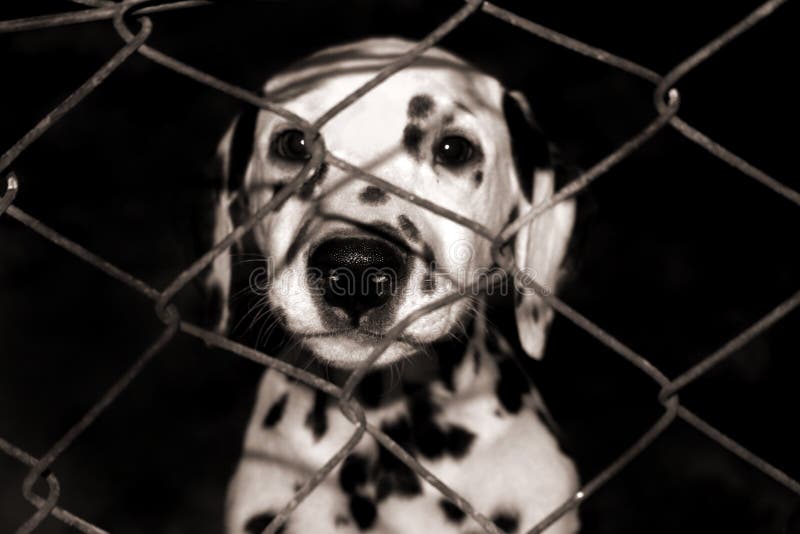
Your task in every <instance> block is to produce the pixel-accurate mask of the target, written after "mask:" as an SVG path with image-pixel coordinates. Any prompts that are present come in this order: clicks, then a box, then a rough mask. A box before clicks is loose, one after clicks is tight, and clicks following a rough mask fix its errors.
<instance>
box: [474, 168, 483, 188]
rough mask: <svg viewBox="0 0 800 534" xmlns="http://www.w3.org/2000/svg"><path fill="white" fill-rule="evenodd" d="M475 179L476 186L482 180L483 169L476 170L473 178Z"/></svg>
mask: <svg viewBox="0 0 800 534" xmlns="http://www.w3.org/2000/svg"><path fill="white" fill-rule="evenodd" d="M473 179H474V180H475V187H478V186H479V185H481V183H482V182H483V171H477V172H476V173H475V176H474V178H473Z"/></svg>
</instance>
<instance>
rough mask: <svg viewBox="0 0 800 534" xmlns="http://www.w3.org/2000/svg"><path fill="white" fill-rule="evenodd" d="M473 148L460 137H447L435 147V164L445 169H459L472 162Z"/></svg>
mask: <svg viewBox="0 0 800 534" xmlns="http://www.w3.org/2000/svg"><path fill="white" fill-rule="evenodd" d="M474 156H475V147H474V146H473V145H472V143H470V142H469V141H468V140H466V139H464V138H463V137H461V136H460V135H448V136H447V137H445V138H443V139H442V140H441V141H439V144H438V145H436V150H435V152H434V157H435V160H436V163H440V164H442V165H445V166H447V167H459V166H461V165H464V164H465V163H467V162H469V161H471V160H472V158H473V157H474Z"/></svg>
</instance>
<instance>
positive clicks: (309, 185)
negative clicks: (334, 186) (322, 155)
mask: <svg viewBox="0 0 800 534" xmlns="http://www.w3.org/2000/svg"><path fill="white" fill-rule="evenodd" d="M327 173H328V164H327V163H325V162H323V163H322V164H321V165H320V166H319V167H317V170H316V171H314V174H312V175H311V176H309V177H308V180H306V181H305V182H303V185H302V186H300V191H299V192H298V193H297V196H298V197H300V198H301V199H303V200H308V199H309V198H311V195H312V194H313V193H314V188H315V187H316V186H317V185H319V184H321V183H322V181H323V180H324V179H325V175H326V174H327Z"/></svg>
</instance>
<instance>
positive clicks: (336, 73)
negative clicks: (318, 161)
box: [208, 39, 574, 367]
mask: <svg viewBox="0 0 800 534" xmlns="http://www.w3.org/2000/svg"><path fill="white" fill-rule="evenodd" d="M411 46H412V43H409V42H407V41H403V40H399V39H371V40H366V41H360V42H357V43H353V44H348V45H344V46H338V47H334V48H328V49H325V50H323V51H321V52H319V53H317V54H314V55H312V56H310V57H309V58H307V59H305V60H303V61H301V62H299V63H297V64H295V65H294V66H293V67H291V68H289V69H288V70H286V71H284V72H283V73H281V74H279V75H277V76H275V77H274V78H272V79H271V80H270V81H269V82H268V83H267V84H266V85H265V87H264V92H265V94H266V95H267V97H268V98H270V99H272V100H273V101H275V102H276V103H278V104H280V105H281V106H283V107H284V108H286V109H288V110H290V111H292V112H293V113H295V114H297V115H299V116H301V117H303V118H304V119H306V120H308V121H314V120H315V119H317V118H318V117H320V116H321V115H322V114H324V113H325V112H326V111H327V110H328V109H329V108H331V107H332V106H333V105H334V104H336V103H337V102H339V101H340V100H341V99H342V98H344V97H345V96H347V95H348V94H350V93H351V92H352V91H353V90H355V89H356V88H358V87H359V86H361V85H362V84H363V83H365V82H366V81H368V80H369V79H371V78H372V77H373V76H374V75H375V74H376V73H377V72H378V71H379V70H380V69H381V68H382V67H384V66H385V65H386V64H388V63H389V62H391V61H392V60H393V59H396V58H397V57H398V56H399V55H401V54H402V53H403V52H405V51H407V50H408V49H409V48H410V47H411ZM321 135H322V137H323V139H324V142H325V145H326V147H327V149H328V150H329V151H330V152H331V153H332V154H334V155H336V156H338V157H340V158H342V159H344V160H346V161H348V162H349V163H352V164H354V165H356V166H358V167H360V168H361V169H363V170H364V171H367V172H369V173H371V174H373V175H375V176H378V177H380V178H382V179H384V180H386V181H388V182H390V183H391V184H394V185H396V186H398V187H400V188H402V189H404V190H406V191H409V192H411V193H413V194H414V195H415V196H417V197H418V198H421V199H427V200H430V201H432V202H435V203H436V204H439V205H440V206H443V207H445V208H448V209H450V210H452V211H454V212H456V213H458V214H460V215H463V216H464V217H467V218H468V219H471V220H473V221H476V222H478V223H480V224H482V225H484V226H485V227H487V228H489V229H490V230H491V231H492V232H495V233H496V232H499V231H500V230H502V228H503V227H504V226H505V225H506V224H507V223H508V222H509V221H510V220H512V219H513V218H515V217H517V216H519V215H522V214H524V213H525V212H527V211H529V210H530V209H531V207H532V205H533V204H538V203H541V202H543V201H545V200H547V199H548V198H549V197H550V196H551V195H552V194H553V189H554V174H553V171H552V169H551V165H550V161H549V151H548V147H547V144H546V142H545V140H544V139H543V137H542V136H541V134H539V133H538V131H537V130H536V128H535V127H534V125H533V122H532V118H531V115H530V112H529V110H528V108H527V104H526V102H525V101H524V99H523V98H522V97H520V96H519V95H515V94H513V93H509V92H507V91H506V90H504V88H503V87H502V86H501V84H500V83H499V82H498V81H497V80H496V79H494V78H492V77H490V76H488V75H486V74H484V73H482V72H480V71H477V70H475V69H474V68H473V67H471V66H470V65H469V64H467V63H465V62H464V61H462V60H461V59H459V58H457V57H455V56H453V55H452V54H449V53H447V52H445V51H443V50H440V49H435V48H434V49H430V50H428V51H427V52H425V53H424V54H423V55H422V56H421V57H420V58H419V59H417V60H416V61H415V62H414V63H413V64H412V65H411V66H409V67H407V68H405V69H403V70H401V71H400V72H398V73H396V74H394V75H393V76H391V77H390V78H388V79H387V80H385V81H384V82H382V83H381V84H379V85H378V86H377V87H375V88H373V89H372V90H371V91H369V92H368V93H366V94H365V95H364V96H362V97H361V98H360V99H358V100H357V101H356V102H355V103H353V104H352V105H351V106H349V107H347V108H345V109H344V110H343V111H342V112H341V113H339V114H338V115H336V116H335V117H334V118H333V119H332V120H330V121H329V122H328V123H326V124H325V125H324V127H323V128H322V130H321ZM309 144H310V143H307V142H306V140H305V139H304V135H303V132H302V131H301V130H300V129H299V128H298V126H297V125H293V124H292V123H291V122H290V121H288V120H286V119H284V118H282V117H280V116H278V115H276V114H274V113H271V112H269V111H261V112H256V111H254V112H253V113H251V114H250V115H248V114H247V113H245V114H243V115H241V116H240V117H239V118H238V119H237V120H236V121H235V122H234V124H233V125H232V126H231V128H230V129H229V130H228V132H227V133H226V135H225V136H224V138H223V140H222V142H221V143H220V148H219V156H220V160H221V163H222V165H221V168H222V169H223V178H224V187H223V188H224V191H222V192H221V194H220V197H219V203H218V207H217V210H216V229H215V238H216V239H217V240H219V239H221V238H222V237H224V236H225V235H226V234H227V233H228V232H229V231H230V230H231V229H232V228H233V225H234V222H233V221H232V218H231V210H232V208H234V207H235V206H234V204H237V205H239V206H240V207H241V209H242V211H243V212H244V216H247V215H249V214H252V213H254V212H255V211H256V210H257V209H258V208H259V207H261V206H263V205H264V204H265V203H267V202H268V201H269V200H270V199H271V198H272V196H273V195H274V194H275V191H276V190H279V188H281V187H282V186H283V185H284V184H286V182H288V181H289V180H290V179H291V178H292V177H293V176H295V175H296V174H297V173H298V172H299V171H300V170H301V169H302V168H303V166H304V165H305V164H306V163H307V161H308V160H309V158H310V153H309ZM573 219H574V206H573V204H572V203H571V202H562V203H560V204H558V205H557V206H555V207H554V208H552V209H550V210H548V211H547V212H545V213H544V214H543V215H541V216H540V217H538V218H536V219H535V220H534V222H533V223H531V224H529V225H528V226H526V227H524V228H522V229H521V230H520V232H519V233H518V235H517V236H516V238H515V242H514V247H513V249H514V255H515V259H516V263H517V265H518V267H520V268H521V269H523V270H524V271H525V272H526V273H528V274H529V275H532V276H533V277H534V279H535V280H536V281H537V282H538V283H539V284H540V285H542V286H544V287H546V288H550V289H552V288H553V286H555V284H556V282H557V278H558V272H559V266H560V263H561V261H562V259H563V256H564V253H565V250H566V246H567V242H568V240H569V235H570V232H571V229H572V225H573ZM253 237H254V241H255V243H256V245H257V247H258V249H259V251H260V253H262V254H263V255H264V257H265V260H264V261H265V264H264V266H263V267H264V269H265V270H266V272H267V273H268V284H267V285H266V298H265V303H266V305H268V306H269V307H270V309H271V312H272V314H273V316H274V317H277V319H278V320H279V321H281V323H282V326H283V328H284V329H285V330H286V331H287V332H288V333H289V334H290V335H292V336H294V337H296V338H297V339H299V340H301V341H302V343H303V345H304V346H305V347H307V348H308V349H310V350H311V351H312V352H313V353H315V354H316V355H317V356H319V357H321V358H323V359H325V360H327V361H329V362H331V363H333V364H335V365H339V366H344V367H349V366H354V365H356V364H358V362H360V361H363V360H364V359H365V358H366V357H367V356H368V355H369V353H370V352H371V350H372V349H373V347H374V346H375V345H376V344H377V343H378V342H379V341H380V339H381V337H382V336H383V335H384V334H385V333H386V332H387V331H388V330H389V329H390V328H391V327H392V326H393V325H395V324H397V323H398V322H399V321H400V320H401V319H402V318H403V317H405V316H407V315H408V314H409V313H412V312H413V311H415V310H417V309H419V308H421V307H422V306H424V305H426V304H428V303H430V302H432V301H435V300H437V299H440V298H442V297H443V296H444V295H447V294H449V293H452V292H454V291H464V290H465V288H466V286H467V285H468V284H469V283H470V282H472V281H474V280H475V279H476V278H477V277H479V276H486V274H487V272H488V270H489V269H490V268H491V267H492V266H493V261H492V257H491V243H490V242H489V241H488V240H487V239H485V238H483V237H480V236H478V235H477V234H476V233H475V232H473V231H472V230H470V229H467V228H465V227H464V226H462V225H459V224H457V223H455V222H453V221H451V220H449V219H447V218H445V217H442V216H440V215H436V214H434V213H432V212H431V211H429V210H427V209H424V208H422V207H420V206H418V205H416V204H414V203H412V202H409V201H407V200H405V199H401V198H399V197H397V196H394V195H393V194H391V193H389V192H387V191H385V190H383V189H381V188H380V187H375V186H374V185H371V184H369V183H366V182H365V181H363V180H362V179H360V178H359V177H357V176H354V175H352V174H351V173H349V172H346V171H344V170H341V169H339V168H337V167H335V166H333V165H326V164H322V165H321V166H320V167H319V168H318V169H317V170H316V172H314V173H313V175H312V176H311V178H310V179H309V180H308V181H307V183H305V184H304V185H303V187H302V188H301V189H300V190H299V191H298V193H297V194H295V195H293V196H291V197H290V198H289V199H288V200H287V201H286V202H285V203H283V204H282V205H281V206H280V207H279V208H278V209H277V210H275V211H273V212H272V213H270V214H269V215H267V216H266V217H264V218H263V219H262V220H261V221H260V222H259V224H258V225H257V226H256V227H255V229H254V234H253ZM230 262H231V258H230V256H229V255H228V254H227V253H226V254H223V255H221V256H219V257H218V258H217V259H216V260H215V262H214V263H213V266H212V270H211V275H210V276H209V278H208V283H209V284H211V285H212V286H213V287H214V288H215V289H216V291H215V293H216V294H217V295H219V296H220V297H221V299H222V301H223V303H222V304H223V306H225V307H227V301H228V296H229V292H230V271H231V263H230ZM517 297H518V302H517V323H518V329H519V332H520V339H521V341H522V346H523V347H524V348H525V350H526V351H527V352H528V353H529V354H530V355H532V356H536V357H538V356H540V355H541V352H542V349H543V346H544V339H545V332H546V328H547V324H548V323H549V321H550V319H551V316H552V312H551V311H550V310H548V309H547V308H546V307H545V306H544V305H543V303H542V301H541V300H540V299H539V297H537V296H536V295H535V294H533V293H532V292H530V291H529V292H526V294H525V295H522V296H520V295H517ZM472 302H473V299H470V298H465V299H462V300H460V301H457V302H455V303H452V304H450V305H448V306H444V307H441V308H439V309H436V310H435V311H433V312H431V313H429V314H427V315H425V316H423V317H421V318H419V319H418V320H416V321H414V322H413V323H412V324H411V325H410V326H409V327H408V328H407V329H406V330H405V332H404V333H403V335H402V336H400V337H399V338H398V339H397V340H395V341H394V342H393V343H392V344H391V345H390V346H389V348H388V350H386V351H385V352H384V354H383V355H382V356H381V358H380V360H379V363H389V362H392V361H396V360H398V359H400V358H402V357H404V356H406V355H409V354H412V353H414V352H416V351H417V350H418V349H419V345H421V344H422V345H424V344H427V343H431V342H434V341H436V340H439V339H442V338H444V337H447V336H449V335H450V334H452V333H453V332H454V331H455V330H456V329H457V328H459V324H460V321H461V320H462V319H463V318H464V317H465V315H466V314H468V313H469V311H470V309H471V305H472ZM226 309H227V308H226ZM227 316H228V314H227V312H226V313H224V314H223V316H222V321H221V325H220V326H221V327H224V326H225V323H226V322H227V320H228V317H227Z"/></svg>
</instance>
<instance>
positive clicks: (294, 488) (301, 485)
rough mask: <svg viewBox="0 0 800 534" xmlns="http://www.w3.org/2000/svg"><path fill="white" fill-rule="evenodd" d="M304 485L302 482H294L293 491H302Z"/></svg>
mask: <svg viewBox="0 0 800 534" xmlns="http://www.w3.org/2000/svg"><path fill="white" fill-rule="evenodd" d="M302 487H303V483H302V482H295V483H294V484H292V491H294V492H295V493H297V492H298V491H300V488H302Z"/></svg>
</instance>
